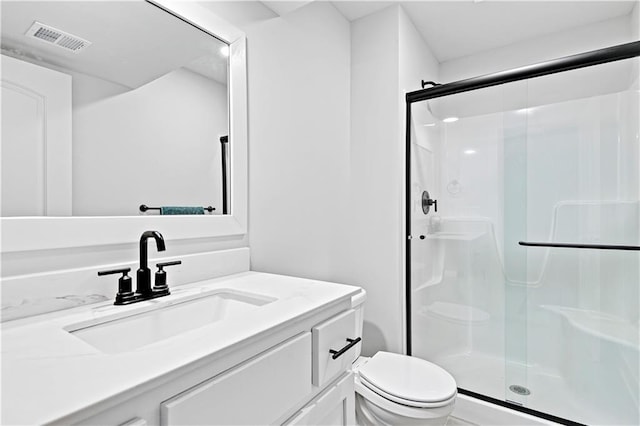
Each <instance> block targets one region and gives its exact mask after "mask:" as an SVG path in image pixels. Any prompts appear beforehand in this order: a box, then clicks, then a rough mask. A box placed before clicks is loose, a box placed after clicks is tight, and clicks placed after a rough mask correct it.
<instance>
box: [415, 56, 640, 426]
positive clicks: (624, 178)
mask: <svg viewBox="0 0 640 426" xmlns="http://www.w3.org/2000/svg"><path fill="white" fill-rule="evenodd" d="M639 97H640V93H639V92H638V60H637V59H631V60H624V61H618V62H614V63H609V64H604V65H598V66H593V67H589V68H584V69H580V70H574V71H569V72H563V73H558V74H553V75H549V76H546V77H540V78H535V79H530V80H526V81H521V82H517V83H509V84H504V85H501V86H496V87H493V88H489V89H480V90H476V91H472V92H465V93H461V94H456V95H450V96H446V97H442V98H436V99H433V100H429V101H422V102H417V103H415V104H413V105H412V110H411V121H410V129H411V148H410V149H411V151H410V161H411V194H410V195H411V207H410V214H411V216H410V220H411V240H410V245H411V247H410V251H411V253H410V262H411V265H410V269H411V276H410V280H411V288H410V297H411V306H410V326H411V351H412V354H413V355H414V356H418V357H421V358H424V359H427V360H429V361H432V362H434V363H436V364H438V365H440V366H442V367H443V368H445V369H447V370H448V371H449V372H450V373H451V374H452V375H453V376H454V377H455V379H456V381H457V382H458V386H459V387H460V388H461V389H462V390H463V391H462V392H466V393H468V394H472V395H476V394H477V395H481V396H482V397H489V398H493V399H494V400H496V401H502V402H503V403H506V404H508V405H509V404H511V405H513V406H520V407H523V408H524V409H527V410H534V411H537V412H540V413H546V414H548V415H551V416H554V417H557V418H560V419H568V420H571V421H576V422H581V423H586V424H616V425H618V424H640V417H639V414H638V413H639V401H640V395H639V392H638V389H639V388H640V374H639V371H638V370H639V365H640V356H639V353H640V345H639V342H638V335H639V331H638V325H639V305H640V292H639V288H640V251H634V250H617V249H616V248H620V247H619V246H638V245H640V205H639V200H640V172H639V169H640V143H639V140H638V133H639V125H638V117H639V115H640V110H639V107H638V105H639V103H640V98H639ZM456 118H457V120H456ZM425 191H428V193H429V195H428V197H426V198H425V195H423V194H425ZM425 199H426V200H433V202H432V204H431V205H429V207H430V209H429V210H428V211H426V210H425V209H423V204H424V203H423V200H425ZM435 200H437V207H438V211H437V212H436V211H435V208H434V207H435ZM558 243H560V244H569V247H564V246H562V247H559V246H550V245H554V244H558ZM601 246H618V247H605V248H606V249H602V247H601Z"/></svg>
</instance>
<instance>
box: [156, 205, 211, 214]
mask: <svg viewBox="0 0 640 426" xmlns="http://www.w3.org/2000/svg"><path fill="white" fill-rule="evenodd" d="M160 214H161V215H174V214H204V207H202V206H198V207H189V206H162V207H160Z"/></svg>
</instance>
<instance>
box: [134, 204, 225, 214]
mask: <svg viewBox="0 0 640 426" xmlns="http://www.w3.org/2000/svg"><path fill="white" fill-rule="evenodd" d="M161 208H162V207H149V206H147V205H146V204H140V211H141V212H143V213H144V212H146V211H147V210H160V209H161ZM203 209H205V210H206V211H208V212H209V213H211V212H212V211H214V210H215V209H216V208H215V207H211V206H209V207H203Z"/></svg>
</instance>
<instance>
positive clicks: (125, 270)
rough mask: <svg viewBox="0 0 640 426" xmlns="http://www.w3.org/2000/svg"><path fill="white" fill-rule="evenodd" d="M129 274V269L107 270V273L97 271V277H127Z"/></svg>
mask: <svg viewBox="0 0 640 426" xmlns="http://www.w3.org/2000/svg"><path fill="white" fill-rule="evenodd" d="M129 272H131V268H120V269H109V270H107V271H98V276H99V277H101V276H103V275H111V274H124V275H127V274H128V273H129Z"/></svg>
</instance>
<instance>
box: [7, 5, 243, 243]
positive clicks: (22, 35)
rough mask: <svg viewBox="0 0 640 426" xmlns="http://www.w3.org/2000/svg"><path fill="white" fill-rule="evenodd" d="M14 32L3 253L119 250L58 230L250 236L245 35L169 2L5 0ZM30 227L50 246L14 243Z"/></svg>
mask: <svg viewBox="0 0 640 426" xmlns="http://www.w3.org/2000/svg"><path fill="white" fill-rule="evenodd" d="M1 29H2V35H1V47H2V52H1V53H2V57H1V59H2V74H1V77H2V96H1V100H2V110H1V111H2V117H1V119H2V139H1V141H2V147H1V151H0V152H1V153H2V155H1V161H2V168H1V171H2V180H1V194H2V200H1V201H2V202H1V204H0V211H1V216H2V226H3V241H2V243H3V247H2V249H3V251H11V250H21V249H27V250H29V249H36V248H55V247H71V246H75V245H80V246H82V245H89V244H103V243H112V242H114V243H115V242H120V241H117V238H113V237H105V238H98V241H94V242H93V243H91V242H89V241H85V240H84V239H83V238H78V237H77V236H76V237H73V236H71V237H70V238H67V239H65V238H62V237H61V236H57V237H54V236H53V234H56V233H57V231H55V232H54V231H52V230H51V229H49V227H51V226H53V227H60V226H62V229H65V228H66V227H68V226H71V228H69V230H71V231H73V230H75V231H77V232H82V230H89V229H91V227H92V226H98V227H99V228H100V227H101V226H104V225H108V226H107V228H111V227H113V226H114V225H115V224H117V225H118V226H120V227H122V226H124V225H126V224H134V225H133V228H129V227H128V225H127V226H124V229H123V230H125V229H130V230H131V232H134V231H135V230H137V229H138V228H140V229H142V228H144V227H149V226H156V227H159V228H162V227H165V228H166V227H167V226H169V227H172V226H174V225H175V226H177V224H178V223H179V224H180V225H179V227H178V228H179V229H178V228H176V233H175V235H176V236H175V238H195V237H203V236H215V235H228V234H230V233H243V232H244V230H245V229H246V226H245V224H246V201H245V197H246V177H245V175H246V133H247V132H246V55H245V39H244V35H243V34H242V33H241V32H240V31H238V30H237V29H235V28H233V27H232V26H230V25H229V24H228V23H226V22H224V21H222V20H221V19H219V18H218V17H216V16H215V15H213V14H212V13H211V12H210V11H208V10H207V9H205V8H203V7H202V6H200V5H197V4H194V3H192V2H179V1H168V0H158V1H153V2H151V1H144V0H139V1H66V2H65V1H53V2H52V1H3V4H2V27H1ZM142 206H144V207H142ZM160 215H179V216H180V219H181V221H180V222H177V221H176V220H172V219H175V217H173V218H172V217H165V216H162V217H159V216H160ZM185 215H189V217H187V218H185ZM191 215H193V216H194V217H191ZM195 216H199V217H195ZM200 216H201V217H200ZM221 216H223V217H227V216H228V218H227V219H233V221H229V220H226V221H220V220H218V221H213V219H223V217H221ZM205 218H207V219H212V220H210V221H206V219H205ZM47 219H49V220H47ZM63 219H67V220H63ZM108 219H113V220H111V221H108ZM185 219H187V220H186V221H185ZM114 220H115V221H114ZM160 220H163V221H160ZM79 224H81V225H79ZM230 224H231V225H233V226H231V228H230V227H229V226H228V225H230ZM77 226H81V228H77ZM25 227H26V228H25ZM27 228H30V231H34V230H39V231H42V232H44V235H45V238H44V239H45V244H44V247H43V246H42V245H39V244H36V243H35V242H34V243H29V244H26V245H24V244H23V243H21V242H19V241H15V238H14V234H15V233H17V232H18V230H20V229H22V230H23V231H24V230H26V229H27ZM96 231H97V232H98V233H100V232H101V231H100V230H99V229H96ZM7 232H8V233H9V237H8V239H7V238H5V236H6V234H7ZM124 232H128V231H124ZM116 233H118V232H116ZM23 235H24V234H23ZM46 235H50V236H51V238H53V240H52V239H51V238H47V237H46ZM15 237H17V235H15ZM134 237H135V236H134ZM26 238H27V239H28V238H29V237H26ZM54 240H55V241H54ZM47 241H49V243H47ZM41 242H42V241H41Z"/></svg>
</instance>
